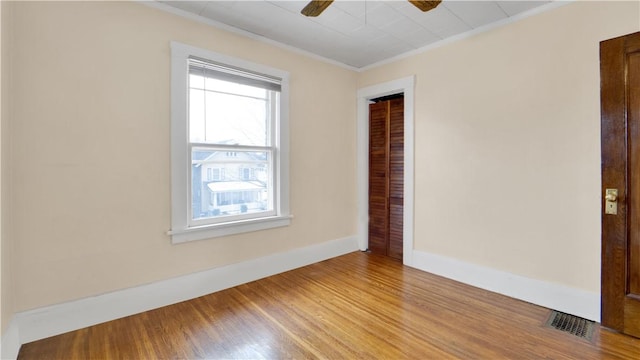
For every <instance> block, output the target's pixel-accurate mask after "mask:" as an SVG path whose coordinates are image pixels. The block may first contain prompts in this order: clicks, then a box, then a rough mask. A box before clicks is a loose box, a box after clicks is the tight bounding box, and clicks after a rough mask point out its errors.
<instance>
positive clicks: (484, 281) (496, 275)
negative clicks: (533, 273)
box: [413, 250, 600, 322]
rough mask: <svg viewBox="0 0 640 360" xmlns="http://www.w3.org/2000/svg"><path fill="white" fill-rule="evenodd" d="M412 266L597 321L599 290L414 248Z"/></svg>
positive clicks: (598, 316)
mask: <svg viewBox="0 0 640 360" xmlns="http://www.w3.org/2000/svg"><path fill="white" fill-rule="evenodd" d="M413 267H415V268H417V269H420V270H423V271H426V272H430V273H433V274H436V275H440V276H443V277H446V278H448V279H452V280H456V281H459V282H462V283H465V284H468V285H471V286H475V287H479V288H481V289H485V290H489V291H493V292H496V293H499V294H502V295H506V296H509V297H512V298H516V299H519V300H524V301H526V302H530V303H532V304H536V305H540V306H543V307H546V308H550V309H553V310H558V311H561V312H564V313H567V314H571V315H575V316H579V317H582V318H585V319H589V320H593V321H598V322H599V321H600V294H599V293H593V292H588V291H584V290H580V289H575V288H571V287H567V286H563V285H560V284H554V283H550V282H546V281H541V280H536V279H530V278H527V277H524V276H519V275H515V274H511V273H508V272H504V271H499V270H496V269H492V268H488V267H484V266H480V265H475V264H471V263H467V262H464V261H460V260H457V259H453V258H449V257H445V256H441V255H435V254H430V253H426V252H421V251H415V250H414V251H413Z"/></svg>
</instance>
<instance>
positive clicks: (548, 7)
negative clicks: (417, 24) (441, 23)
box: [357, 0, 576, 72]
mask: <svg viewBox="0 0 640 360" xmlns="http://www.w3.org/2000/svg"><path fill="white" fill-rule="evenodd" d="M574 1H576V0H562V1H557V0H555V1H552V2H550V3H549V4H545V5H542V6H538V7H535V8H533V9H531V10H527V11H524V12H521V13H519V14H516V15H514V16H510V17H508V18H505V19H502V20H499V21H496V22H493V23H490V24H487V25H484V26H481V27H478V28H475V29H472V30H469V31H466V32H463V33H460V34H458V35H454V36H451V37H448V38H445V39H442V40H440V41H436V42H434V43H431V44H429V45H426V46H423V47H421V48H418V49H415V50H410V51H407V52H405V53H402V54H400V55H396V56H394V57H391V58H388V59H385V60H382V61H378V62H376V63H373V64H371V65H366V66H363V67H360V68H358V69H357V71H358V72H364V71H367V70H371V69H373V68H376V67H379V66H382V65H386V64H389V63H392V62H395V61H398V60H401V59H406V58H408V57H411V56H414V55H417V54H422V53H424V52H427V51H430V50H433V49H437V48H439V47H442V46H445V45H449V44H451V43H454V42H457V41H460V40H464V39H467V38H470V37H473V36H476V35H478V34H482V33H484V32H487V31H490V30H493V29H495V28H499V27H502V26H506V25H509V24H512V23H515V22H517V21H520V20H522V19H526V18H528V17H530V16H534V15H538V14H541V13H543V12H546V11H549V10H553V9H557V8H559V7H561V6H564V5H567V4H570V3H572V2H574Z"/></svg>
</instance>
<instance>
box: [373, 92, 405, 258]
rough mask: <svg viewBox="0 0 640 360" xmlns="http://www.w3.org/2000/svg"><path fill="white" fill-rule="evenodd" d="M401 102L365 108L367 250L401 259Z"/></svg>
mask: <svg viewBox="0 0 640 360" xmlns="http://www.w3.org/2000/svg"><path fill="white" fill-rule="evenodd" d="M403 188H404V99H403V98H402V97H397V96H395V97H394V98H393V99H390V100H380V101H377V102H376V103H374V104H370V105H369V250H370V251H371V252H373V253H377V254H383V255H387V256H390V257H392V258H395V259H399V260H402V232H403V213H404V201H403V191H404V189H403Z"/></svg>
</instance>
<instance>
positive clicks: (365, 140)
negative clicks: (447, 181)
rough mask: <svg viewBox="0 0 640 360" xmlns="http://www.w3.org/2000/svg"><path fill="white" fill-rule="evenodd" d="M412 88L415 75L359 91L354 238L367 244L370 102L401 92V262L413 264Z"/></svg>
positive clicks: (366, 245) (360, 244) (363, 244)
mask: <svg viewBox="0 0 640 360" xmlns="http://www.w3.org/2000/svg"><path fill="white" fill-rule="evenodd" d="M414 86H415V75H411V76H407V77H404V78H401V79H397V80H392V81H388V82H385V83H381V84H377V85H372V86H368V87H365V88H361V89H359V90H358V109H357V193H358V202H357V204H358V221H357V238H358V246H359V247H360V250H363V251H364V250H366V249H367V248H368V243H369V101H370V100H371V99H375V98H378V97H382V96H387V95H393V94H398V93H404V189H403V193H404V194H403V196H404V210H403V229H402V233H403V235H402V236H403V239H402V248H403V249H402V252H403V255H402V263H403V264H405V265H408V266H411V265H412V264H413V219H414V216H413V210H414V207H413V201H414V194H413V166H414V155H413V152H414V142H413V141H414V139H413V137H414V127H413V114H414Z"/></svg>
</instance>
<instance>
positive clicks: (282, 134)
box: [170, 42, 290, 243]
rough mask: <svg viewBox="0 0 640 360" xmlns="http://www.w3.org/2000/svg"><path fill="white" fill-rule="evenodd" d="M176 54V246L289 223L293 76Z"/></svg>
mask: <svg viewBox="0 0 640 360" xmlns="http://www.w3.org/2000/svg"><path fill="white" fill-rule="evenodd" d="M171 51H172V79H171V81H172V85H171V97H172V102H171V106H172V110H171V153H172V157H171V171H172V185H171V187H172V197H171V199H172V221H171V223H172V229H171V230H170V234H171V236H172V240H173V242H174V243H177V242H184V241H189V240H198V239H204V238H211V237H216V236H224V235H230V234H236V233H241V232H248V231H255V230H261V229H267V228H272V227H277V226H286V225H288V224H289V221H290V216H289V196H288V178H289V177H288V163H289V161H288V145H289V144H288V142H289V139H288V77H289V75H288V73H287V72H284V71H281V70H277V69H272V68H269V67H266V66H263V65H259V64H254V63H251V62H247V61H244V60H240V59H236V58H231V57H228V56H225V55H221V54H218V53H214V52H211V51H208V50H204V49H199V48H195V47H192V46H188V45H184V44H180V43H176V42H172V43H171ZM221 174H225V176H221Z"/></svg>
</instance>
